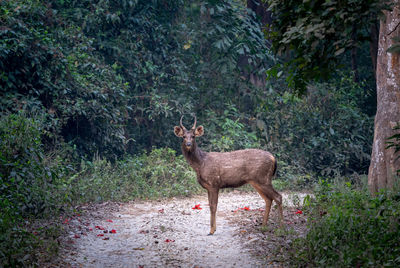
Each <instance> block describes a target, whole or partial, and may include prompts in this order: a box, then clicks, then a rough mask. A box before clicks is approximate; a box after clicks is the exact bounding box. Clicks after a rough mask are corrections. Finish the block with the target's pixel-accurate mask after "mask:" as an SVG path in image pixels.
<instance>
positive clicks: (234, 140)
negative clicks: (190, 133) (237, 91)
mask: <svg viewBox="0 0 400 268" xmlns="http://www.w3.org/2000/svg"><path fill="white" fill-rule="evenodd" d="M242 117H243V116H242V115H241V114H239V111H238V110H237V109H236V108H235V106H233V105H232V104H230V105H229V106H228V107H227V109H226V110H225V111H224V115H223V117H220V116H218V115H217V114H216V113H215V112H214V111H212V110H208V111H207V118H208V121H207V127H206V129H205V131H206V136H205V137H204V138H199V139H198V142H199V143H201V144H204V148H205V149H206V150H209V151H220V152H226V151H233V150H239V149H246V148H259V147H260V144H259V142H258V138H257V136H256V133H255V132H253V131H251V129H249V127H246V126H245V124H244V123H243V122H245V118H242ZM203 139H204V140H203Z"/></svg>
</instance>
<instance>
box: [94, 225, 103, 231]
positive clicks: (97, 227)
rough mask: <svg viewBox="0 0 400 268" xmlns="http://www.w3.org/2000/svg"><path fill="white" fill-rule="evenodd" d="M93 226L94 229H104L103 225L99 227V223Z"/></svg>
mask: <svg viewBox="0 0 400 268" xmlns="http://www.w3.org/2000/svg"><path fill="white" fill-rule="evenodd" d="M94 228H96V229H98V230H105V228H104V227H101V226H99V225H96V226H95V227H94Z"/></svg>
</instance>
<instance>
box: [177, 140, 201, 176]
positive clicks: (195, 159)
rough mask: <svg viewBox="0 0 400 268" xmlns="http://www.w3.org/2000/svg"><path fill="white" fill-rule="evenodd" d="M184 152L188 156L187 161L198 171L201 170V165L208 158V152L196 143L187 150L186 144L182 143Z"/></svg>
mask: <svg viewBox="0 0 400 268" xmlns="http://www.w3.org/2000/svg"><path fill="white" fill-rule="evenodd" d="M182 153H183V156H184V157H185V158H186V161H187V162H188V163H189V165H190V166H191V167H192V168H193V169H194V170H195V171H196V172H199V171H200V167H201V165H202V163H203V162H204V159H205V158H206V155H207V153H206V152H203V151H202V150H201V149H200V148H198V147H197V145H196V144H194V145H193V147H192V149H191V150H190V151H187V150H186V148H185V147H184V145H183V144H182Z"/></svg>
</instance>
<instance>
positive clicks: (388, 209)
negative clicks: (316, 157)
mask: <svg viewBox="0 0 400 268" xmlns="http://www.w3.org/2000/svg"><path fill="white" fill-rule="evenodd" d="M397 189H398V188H397ZM304 211H305V214H306V215H307V216H308V225H309V232H308V233H307V235H306V236H305V237H302V238H298V239H296V240H295V241H294V243H293V246H292V250H291V251H290V260H291V261H292V264H293V265H294V266H300V267H301V266H308V267H309V266H311V267H314V266H315V267H383V266H388V267H396V266H397V267H398V266H399V265H400V257H399V256H400V191H399V190H396V191H390V192H389V191H381V192H379V193H378V194H376V195H375V196H371V195H370V194H369V192H368V190H367V188H366V187H365V186H363V187H354V185H352V184H351V183H349V182H336V183H328V182H327V181H325V180H322V181H320V183H319V185H318V187H317V188H316V191H315V197H314V198H313V199H310V200H308V201H307V202H306V206H305V207H304Z"/></svg>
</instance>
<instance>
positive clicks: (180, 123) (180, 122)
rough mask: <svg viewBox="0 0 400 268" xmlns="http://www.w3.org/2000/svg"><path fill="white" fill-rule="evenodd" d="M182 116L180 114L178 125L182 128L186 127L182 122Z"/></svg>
mask: <svg viewBox="0 0 400 268" xmlns="http://www.w3.org/2000/svg"><path fill="white" fill-rule="evenodd" d="M182 118H183V115H182V116H181V120H180V121H179V125H180V126H181V128H182V129H186V128H185V127H184V126H183V124H182Z"/></svg>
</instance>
